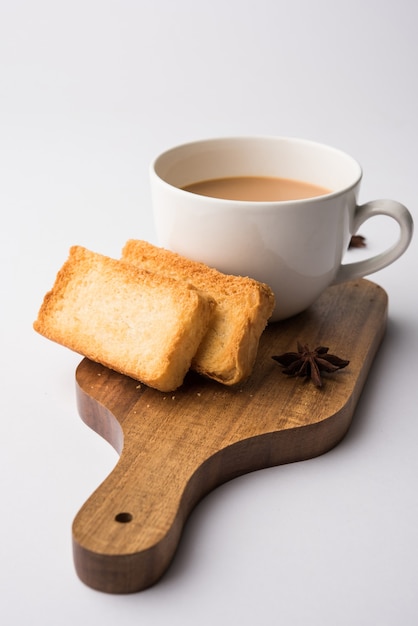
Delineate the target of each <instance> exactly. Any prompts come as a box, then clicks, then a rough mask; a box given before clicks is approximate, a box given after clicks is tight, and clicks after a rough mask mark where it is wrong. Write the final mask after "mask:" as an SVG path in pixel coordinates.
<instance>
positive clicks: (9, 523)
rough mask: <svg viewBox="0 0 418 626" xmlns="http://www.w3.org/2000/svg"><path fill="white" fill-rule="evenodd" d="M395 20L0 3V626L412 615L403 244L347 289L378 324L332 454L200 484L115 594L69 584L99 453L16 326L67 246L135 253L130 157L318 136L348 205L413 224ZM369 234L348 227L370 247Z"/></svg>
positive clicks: (144, 226)
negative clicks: (362, 287) (152, 557)
mask: <svg viewBox="0 0 418 626" xmlns="http://www.w3.org/2000/svg"><path fill="white" fill-rule="evenodd" d="M417 7H418V4H417V3H414V2H413V1H412V0H397V1H396V2H395V1H393V0H385V1H384V2H383V1H381V0H350V1H348V0H347V1H344V2H342V1H341V0H316V1H315V2H314V1H311V0H291V1H290V0H288V1H287V2H284V1H283V0H257V1H252V0H210V1H207V2H201V1H200V0H175V1H171V0H137V1H134V0H131V1H128V0H118V1H116V0H101V1H99V0H71V2H70V1H68V2H65V1H64V2H57V1H53V0H49V1H48V0H39V1H33V2H31V1H30V0H14V1H13V2H12V1H11V0H10V1H8V0H0V206H1V231H0V232H1V246H0V253H1V265H0V267H1V325H0V326H1V343H0V347H1V357H0V367H1V378H0V380H1V405H2V407H1V437H0V446H1V450H0V477H1V478H0V480H1V483H0V486H1V492H0V493H1V509H0V531H1V535H0V537H1V540H0V620H1V622H2V623H4V624H7V625H8V626H15V625H19V626H20V625H26V624H40V625H41V624H42V625H43V626H52V625H54V626H55V625H56V624H60V625H61V626H67V625H75V624H87V623H94V624H97V625H99V624H100V626H114V625H115V624H117V625H118V626H122V625H125V624H145V625H148V624H150V625H151V624H152V625H153V626H159V625H163V624H164V625H166V624H170V625H173V626H174V625H177V624H178V625H180V624H181V625H182V626H185V625H186V626H188V625H209V624H211V625H212V624H220V625H224V624H225V625H226V624H228V625H229V624H239V625H247V624H248V625H249V624H273V623H274V624H283V625H286V626H296V625H297V626H300V625H304V626H305V625H315V626H316V625H318V626H319V625H320V626H327V625H330V626H331V625H332V626H345V625H347V626H348V625H349V626H353V625H355V626H364V625H367V626H368V625H370V626H372V625H373V626H375V625H377V624H378V625H379V626H395V625H396V626H412V625H415V624H416V623H417V622H418V598H417V591H418V498H417V482H418V454H417V452H418V416H417V399H418V394H417V367H418V362H417V354H418V332H417V327H418V321H417V310H418V297H417V291H418V287H417V282H416V266H417V254H418V253H417V243H416V239H414V240H413V242H412V244H411V246H410V248H409V249H408V251H407V252H406V253H405V255H404V256H403V257H402V258H401V259H400V260H398V261H397V262H396V263H394V264H393V265H392V266H390V267H389V268H386V269H384V270H382V271H381V272H379V273H377V274H374V275H373V276H372V277H370V279H371V280H373V281H375V282H377V283H378V284H380V285H381V286H382V287H383V288H384V289H385V290H386V291H387V293H388V295H389V303H390V304H389V317H390V319H389V326H388V332H387V335H386V339H385V342H384V344H383V345H382V348H381V350H380V352H379V354H378V357H377V359H376V361H375V363H374V365H373V368H372V371H371V373H370V376H369V378H368V380H367V384H366V387H365V389H364V392H363V395H362V397H361V399H360V402H359V404H358V406H357V410H356V412H355V417H354V420H353V424H352V427H351V429H350V431H349V434H348V435H347V437H346V438H345V439H344V441H343V442H342V443H341V444H340V445H339V446H338V447H337V448H335V449H334V450H333V451H331V452H329V453H328V454H326V455H324V456H322V457H320V458H317V459H314V460H311V461H307V462H303V463H295V464H292V465H287V466H282V467H276V468H271V469H267V470H263V471H259V472H256V473H253V474H251V475H247V476H244V477H241V478H239V479H236V480H235V481H232V482H230V483H228V484H226V485H224V486H222V487H220V488H218V489H217V490H215V491H214V492H213V493H212V494H210V495H209V496H208V497H207V498H205V500H204V501H202V502H201V503H200V504H199V506H198V507H197V508H196V510H195V511H194V512H193V514H192V516H191V518H190V520H189V523H188V524H187V527H186V530H185V534H184V536H183V539H182V542H181V544H180V548H179V551H178V553H177V556H176V559H175V561H174V563H173V565H172V567H171V568H170V569H169V571H168V572H167V574H166V576H165V577H164V578H163V579H162V580H161V581H160V582H159V583H158V584H157V585H156V586H154V587H153V588H151V589H149V590H147V591H144V592H141V593H138V594H133V595H129V596H113V595H107V594H103V593H100V592H96V591H93V590H91V589H90V588H89V587H86V586H85V585H84V584H83V583H81V582H80V581H79V580H78V578H77V576H76V574H75V572H74V568H73V562H72V553H71V523H72V520H73V518H74V516H75V515H76V513H77V511H78V509H79V508H80V506H81V505H82V504H83V502H84V501H85V500H86V499H87V498H88V496H89V495H90V494H91V493H92V491H93V490H94V489H95V488H96V487H97V486H98V485H99V484H100V482H101V481H102V480H103V479H104V478H105V476H106V475H107V474H108V473H109V472H110V471H111V469H112V468H113V466H114V464H115V463H116V461H117V457H116V453H115V452H114V451H113V449H112V448H111V447H110V446H109V445H108V444H107V443H106V442H105V441H103V440H102V439H101V438H100V437H99V436H98V435H96V434H95V433H94V432H92V431H90V430H89V429H88V428H87V427H86V426H85V425H84V424H83V423H82V421H81V419H80V418H79V416H78V414H77V411H76V406H75V395H74V370H75V367H76V365H77V364H78V362H79V360H80V359H79V357H78V356H77V355H74V354H72V353H71V352H70V351H68V350H66V349H65V348H62V347H61V346H57V345H55V344H52V342H48V341H47V340H45V339H44V338H42V337H40V336H38V335H37V334H36V333H35V332H34V331H33V330H32V322H33V320H34V319H35V317H36V314H37V311H38V308H39V306H40V304H41V301H42V298H43V296H44V294H45V292H46V291H47V290H48V289H49V288H50V287H51V285H52V282H53V280H54V278H55V274H56V272H57V270H58V269H59V267H60V266H61V264H62V263H63V261H64V260H65V258H66V256H67V253H68V248H69V247H70V246H71V245H72V244H81V245H85V246H87V247H89V248H90V249H93V250H95V251H97V252H101V253H104V254H108V255H112V256H118V255H119V253H120V250H121V248H122V246H123V244H124V243H125V241H126V240H127V239H128V238H130V237H138V238H143V239H148V240H149V241H152V242H155V233H154V229H153V223H152V217H151V206H150V190H149V182H148V166H149V163H150V161H151V160H152V159H153V158H154V157H155V156H157V154H158V153H159V152H160V151H162V150H163V149H165V148H168V147H171V146H172V145H175V144H177V143H180V142H183V141H189V140H194V139H200V138H202V137H210V136H219V135H235V134H267V135H291V136H298V137H306V138H308V139H313V140H318V141H321V142H324V143H329V144H331V145H333V146H336V147H338V148H341V149H343V150H345V151H347V152H349V153H350V154H352V156H354V157H356V158H357V159H358V160H359V161H360V163H361V164H362V166H363V169H364V180H363V185H362V191H361V198H360V200H361V201H367V200H371V199H375V198H379V197H389V198H394V199H397V200H399V201H401V202H403V203H404V204H406V205H407V206H408V207H409V208H410V210H411V212H412V214H413V215H414V216H415V218H416V217H417V202H418V198H417V145H418V133H417V112H418V93H417V61H418V37H417V23H418V8H417ZM379 228H380V232H379ZM389 232H390V231H389V229H388V227H387V225H386V223H385V222H382V224H381V225H378V226H376V225H375V226H374V227H373V228H372V227H370V233H368V232H367V237H368V248H369V250H371V249H373V248H374V247H378V246H379V245H380V243H381V241H383V240H384V239H385V238H386V237H387V236H388V233H389ZM363 234H366V231H363Z"/></svg>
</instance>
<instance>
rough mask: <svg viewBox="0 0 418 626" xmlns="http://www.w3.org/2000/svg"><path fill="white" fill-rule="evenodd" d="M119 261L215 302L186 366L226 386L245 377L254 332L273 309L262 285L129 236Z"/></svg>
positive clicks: (255, 337)
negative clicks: (180, 283)
mask: <svg viewBox="0 0 418 626" xmlns="http://www.w3.org/2000/svg"><path fill="white" fill-rule="evenodd" d="M122 260H123V261H125V262H129V263H132V264H134V265H135V266H137V267H140V268H142V269H146V270H149V271H152V272H157V273H160V274H161V275H165V276H171V277H174V278H176V279H180V280H184V281H189V282H191V283H192V284H193V285H194V286H195V287H196V288H197V289H199V290H201V291H203V292H205V293H207V294H209V295H210V296H212V297H213V298H214V300H215V301H216V309H215V313H214V315H213V317H212V319H211V322H210V326H209V330H208V332H207V334H206V335H205V337H204V339H203V341H202V343H201V345H200V347H199V349H198V351H197V353H196V355H195V357H194V358H193V361H192V368H193V369H195V370H196V371H197V372H199V373H201V374H204V375H206V376H208V377H210V378H213V379H215V380H217V381H219V382H221V383H224V384H226V385H233V384H236V383H238V382H240V381H242V380H244V379H245V378H247V377H248V376H249V374H250V373H251V371H252V368H253V365H254V361H255V358H256V354H257V349H258V344H259V340H260V336H261V334H262V332H263V330H264V328H265V326H266V324H267V321H268V319H269V317H270V315H271V313H272V311H273V308H274V296H273V293H272V291H271V289H270V287H269V286H268V285H265V284H264V283H260V282H258V281H255V280H253V279H251V278H247V277H242V276H231V275H226V274H222V273H221V272H219V271H217V270H216V269H214V268H210V267H208V266H206V265H204V264H203V263H199V262H197V261H192V260H190V259H187V258H185V257H184V256H181V255H179V254H176V253H174V252H171V251H169V250H165V249H163V248H159V247H157V246H153V245H152V244H150V243H148V242H146V241H140V240H129V241H128V242H127V243H126V244H125V246H124V248H123V251H122Z"/></svg>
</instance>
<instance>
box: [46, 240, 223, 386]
mask: <svg viewBox="0 0 418 626" xmlns="http://www.w3.org/2000/svg"><path fill="white" fill-rule="evenodd" d="M214 308H215V304H214V301H213V299H212V298H211V297H208V296H206V295H205V294H203V293H201V292H200V291H199V290H198V289H196V288H195V287H193V286H192V285H191V284H190V283H188V282H186V281H178V280H175V279H174V278H172V277H170V276H167V275H166V276H163V275H161V274H155V273H151V272H149V271H147V270H146V269H139V268H137V267H134V266H133V265H132V264H127V263H124V262H121V261H119V260H116V259H111V258H110V257H107V256H103V255H101V254H97V253H95V252H91V251H90V250H87V249H86V248H83V247H81V246H73V247H72V248H71V249H70V253H69V257H68V259H67V261H66V262H65V263H64V265H63V266H62V268H61V269H60V271H59V272H58V274H57V278H56V281H55V284H54V286H53V288H52V289H51V291H49V292H48V293H47V294H46V296H45V298H44V301H43V304H42V306H41V308H40V311H39V314H38V318H37V320H36V321H35V322H34V328H35V330H36V331H37V332H38V333H40V334H41V335H44V336H45V337H47V338H48V339H51V340H52V341H55V342H57V343H60V344H62V345H64V346H66V347H68V348H70V349H72V350H74V351H75V352H78V353H79V354H81V355H83V356H85V357H88V358H89V359H91V360H93V361H96V362H98V363H102V364H103V365H105V366H107V367H109V368H111V369H113V370H116V371H118V372H120V373H122V374H126V375H127V376H130V377H132V378H134V379H136V380H139V381H141V382H143V383H145V384H147V385H149V386H150V387H154V388H156V389H159V390H161V391H173V390H174V389H176V388H177V387H179V386H180V385H181V384H182V382H183V379H184V376H185V374H186V372H187V371H188V370H189V368H190V365H191V361H192V358H193V357H194V355H195V353H196V351H197V349H198V347H199V345H200V343H201V341H202V338H203V337H204V335H205V334H206V332H207V329H208V325H209V321H210V319H211V317H212V315H213V312H214Z"/></svg>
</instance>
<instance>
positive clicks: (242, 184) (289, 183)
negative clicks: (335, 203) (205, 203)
mask: <svg viewBox="0 0 418 626" xmlns="http://www.w3.org/2000/svg"><path fill="white" fill-rule="evenodd" d="M183 189H184V190H185V191H190V192H192V193H196V194H199V195H201V196H210V197H212V198H221V199H224V200H244V201H253V202H277V201H283V200H302V199H304V198H315V197H316V196H323V195H325V194H327V193H330V190H329V189H326V188H325V187H319V186H318V185H313V184H311V183H306V182H304V181H300V180H293V179H291V178H276V177H270V176H231V177H228V178H213V179H210V180H202V181H199V182H197V183H192V184H190V185H186V186H185V187H183Z"/></svg>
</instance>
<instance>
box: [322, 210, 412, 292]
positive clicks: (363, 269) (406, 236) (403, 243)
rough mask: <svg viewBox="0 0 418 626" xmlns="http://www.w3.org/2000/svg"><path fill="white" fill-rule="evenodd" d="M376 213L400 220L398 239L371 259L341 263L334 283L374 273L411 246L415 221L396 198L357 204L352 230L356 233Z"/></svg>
mask: <svg viewBox="0 0 418 626" xmlns="http://www.w3.org/2000/svg"><path fill="white" fill-rule="evenodd" d="M376 215H386V216H388V217H391V218H393V219H394V220H395V221H396V222H398V224H399V228H400V233H399V238H398V240H397V241H396V242H395V243H394V244H393V245H392V246H391V247H390V248H388V249H387V250H384V251H383V252H381V253H380V254H376V255H375V256H372V257H371V258H370V259H364V260H363V261H357V262H356V263H346V264H343V265H340V268H339V270H338V272H337V275H336V277H335V279H334V281H333V284H336V283H342V282H344V281H346V280H351V279H354V278H361V277H363V276H366V275H368V274H373V272H377V271H378V270H381V269H382V268H384V267H386V266H387V265H390V264H391V263H393V262H394V261H396V259H398V258H399V257H400V256H401V255H402V254H403V253H404V252H405V250H406V249H407V247H408V246H409V244H410V242H411V239H412V234H413V231H414V222H413V220H412V216H411V214H410V212H409V211H408V209H407V208H406V207H405V206H404V205H403V204H400V203H399V202H396V201H395V200H373V201H372V202H366V204H362V205H359V206H357V208H356V211H355V213H354V221H353V225H352V232H353V233H356V232H357V231H358V229H359V227H360V226H361V224H363V223H364V222H365V221H366V220H368V219H369V218H371V217H374V216H376Z"/></svg>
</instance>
